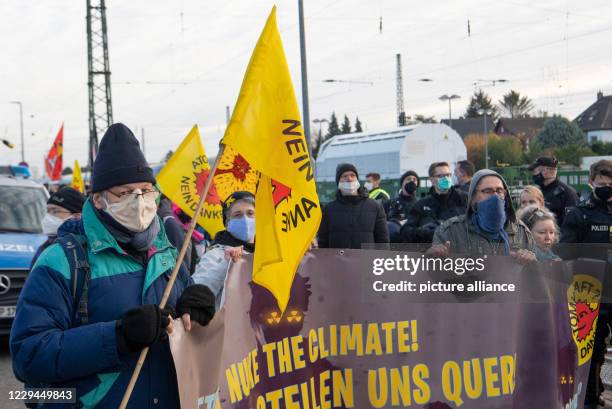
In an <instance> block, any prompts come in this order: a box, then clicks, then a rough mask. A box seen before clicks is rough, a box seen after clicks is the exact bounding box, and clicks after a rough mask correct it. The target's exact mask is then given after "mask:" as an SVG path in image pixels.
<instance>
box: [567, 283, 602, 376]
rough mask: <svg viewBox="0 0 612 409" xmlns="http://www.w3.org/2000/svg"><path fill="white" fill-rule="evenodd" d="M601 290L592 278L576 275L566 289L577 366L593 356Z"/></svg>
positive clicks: (599, 284) (599, 285)
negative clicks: (576, 351)
mask: <svg viewBox="0 0 612 409" xmlns="http://www.w3.org/2000/svg"><path fill="white" fill-rule="evenodd" d="M601 288H602V286H601V282H600V281H599V280H597V279H595V278H594V277H591V276H589V275H583V274H577V275H575V276H574V281H573V282H572V284H571V285H570V286H569V288H568V289H567V303H568V304H567V305H568V308H569V316H570V325H571V328H572V338H573V339H574V342H575V343H576V346H577V347H578V365H579V366H580V365H583V364H585V363H587V362H588V361H589V359H591V356H592V355H593V346H594V345H595V329H596V328H597V318H598V316H599V300H600V297H601Z"/></svg>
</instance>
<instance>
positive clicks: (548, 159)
mask: <svg viewBox="0 0 612 409" xmlns="http://www.w3.org/2000/svg"><path fill="white" fill-rule="evenodd" d="M558 163H559V161H558V160H557V158H555V157H554V156H540V157H539V158H537V159H536V160H535V162H533V163H532V164H531V165H529V168H528V169H529V170H534V169H535V168H537V167H538V166H546V167H549V168H556V167H557V164H558Z"/></svg>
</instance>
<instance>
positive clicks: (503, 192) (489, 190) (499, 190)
mask: <svg viewBox="0 0 612 409" xmlns="http://www.w3.org/2000/svg"><path fill="white" fill-rule="evenodd" d="M479 192H480V193H482V194H483V195H488V196H490V195H498V196H505V195H506V189H504V188H503V187H498V188H497V189H493V188H492V187H487V188H485V189H480V190H479Z"/></svg>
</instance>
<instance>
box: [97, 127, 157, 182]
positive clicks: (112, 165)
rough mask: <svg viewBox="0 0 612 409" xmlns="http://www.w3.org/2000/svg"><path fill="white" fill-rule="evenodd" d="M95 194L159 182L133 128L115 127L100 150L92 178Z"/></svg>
mask: <svg viewBox="0 0 612 409" xmlns="http://www.w3.org/2000/svg"><path fill="white" fill-rule="evenodd" d="M91 179H92V181H91V191H92V192H93V193H96V192H101V191H103V190H107V189H109V188H111V187H113V186H119V185H126V184H128V183H141V182H150V183H155V177H154V176H153V169H151V168H150V167H149V164H148V163H147V160H146V159H145V157H144V155H143V153H142V151H141V150H140V145H139V144H138V140H137V139H136V137H135V136H134V134H133V133H132V131H130V129H129V128H128V127H127V126H125V125H123V124H121V123H117V124H113V125H111V126H110V127H109V128H108V130H107V131H106V133H105V134H104V137H103V138H102V141H101V142H100V147H99V149H98V155H97V156H96V160H95V162H94V165H93V172H92V176H91Z"/></svg>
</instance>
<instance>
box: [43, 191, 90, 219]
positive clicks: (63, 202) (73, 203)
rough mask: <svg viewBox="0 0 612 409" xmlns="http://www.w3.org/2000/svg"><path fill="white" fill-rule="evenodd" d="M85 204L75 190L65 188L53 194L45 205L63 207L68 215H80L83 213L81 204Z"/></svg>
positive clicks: (83, 197) (79, 193)
mask: <svg viewBox="0 0 612 409" xmlns="http://www.w3.org/2000/svg"><path fill="white" fill-rule="evenodd" d="M84 203H85V196H83V195H82V194H81V192H79V191H78V190H76V189H73V188H71V187H68V186H65V187H63V188H61V189H60V190H58V191H57V192H55V193H53V194H52V195H51V197H50V198H49V200H47V204H53V205H56V206H60V207H63V208H64V209H66V210H68V211H69V212H70V213H81V212H82V211H83V204H84Z"/></svg>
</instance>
